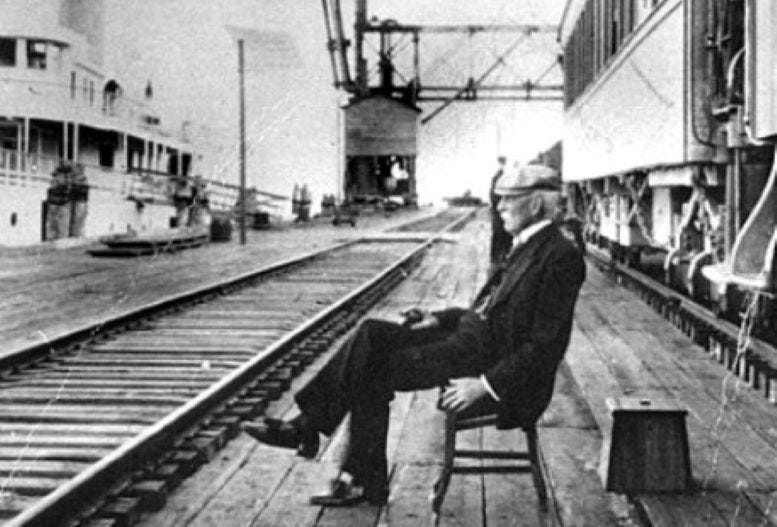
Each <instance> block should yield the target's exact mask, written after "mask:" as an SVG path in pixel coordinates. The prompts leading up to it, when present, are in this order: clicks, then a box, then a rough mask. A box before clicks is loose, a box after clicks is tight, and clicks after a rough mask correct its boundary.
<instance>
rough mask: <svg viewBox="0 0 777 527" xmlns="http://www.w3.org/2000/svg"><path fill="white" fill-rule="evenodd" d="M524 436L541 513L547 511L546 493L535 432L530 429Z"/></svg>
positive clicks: (533, 429)
mask: <svg viewBox="0 0 777 527" xmlns="http://www.w3.org/2000/svg"><path fill="white" fill-rule="evenodd" d="M524 432H525V434H526V445H527V450H528V452H529V462H530V463H531V475H532V479H533V480H534V490H535V491H536V492H537V500H538V502H539V508H540V511H542V512H547V510H548V492H547V490H546V488H545V478H544V477H543V475H542V465H541V464H540V456H539V452H538V450H537V430H536V429H535V428H531V429H529V430H525V431H524Z"/></svg>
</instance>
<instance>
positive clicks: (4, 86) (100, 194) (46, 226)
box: [0, 0, 192, 245]
mask: <svg viewBox="0 0 777 527" xmlns="http://www.w3.org/2000/svg"><path fill="white" fill-rule="evenodd" d="M29 4H30V5H29V6H26V5H25V8H20V7H19V4H18V3H14V4H13V5H8V6H7V7H8V8H7V9H2V12H3V16H2V17H0V204H2V206H0V245H30V244H35V243H39V242H41V241H48V240H55V239H59V238H72V237H97V236H101V235H106V234H112V233H115V234H119V233H125V232H128V231H130V232H131V231H146V230H151V229H164V228H169V227H170V226H171V225H174V220H171V218H174V217H175V208H174V206H173V198H174V195H175V192H176V188H180V187H181V186H182V185H188V183H187V182H188V180H189V179H188V175H189V172H190V171H191V168H192V149H191V147H190V145H189V144H188V142H187V140H186V138H185V135H184V134H183V133H182V132H183V131H181V132H176V133H173V132H170V131H165V130H163V129H162V127H161V125H160V117H159V115H158V114H157V113H156V112H155V111H154V109H153V86H152V85H151V82H150V81H147V80H146V79H143V81H142V82H140V83H139V87H138V88H136V89H137V90H138V91H139V92H140V93H139V94H138V96H137V97H133V96H132V94H131V89H129V88H128V87H127V86H126V85H125V83H124V82H123V81H122V80H120V79H119V78H117V77H116V76H113V75H110V74H108V73H106V67H105V65H104V64H103V52H102V51H103V50H102V42H103V38H104V35H103V33H104V27H103V26H104V24H103V5H102V2H101V0H97V1H84V0H62V1H46V2H43V1H33V2H29ZM2 5H3V2H2V1H0V6H2ZM32 13H34V16H33V15H32Z"/></svg>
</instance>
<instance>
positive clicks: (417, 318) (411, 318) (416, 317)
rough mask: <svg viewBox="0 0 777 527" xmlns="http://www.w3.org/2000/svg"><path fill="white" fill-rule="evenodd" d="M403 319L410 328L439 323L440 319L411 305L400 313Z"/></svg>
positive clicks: (425, 326) (426, 326)
mask: <svg viewBox="0 0 777 527" xmlns="http://www.w3.org/2000/svg"><path fill="white" fill-rule="evenodd" d="M400 315H402V316H403V317H404V319H405V321H404V324H405V325H406V326H408V327H410V328H411V329H421V328H428V327H434V326H437V325H439V323H440V321H439V320H438V319H437V317H436V316H434V315H432V314H431V313H430V312H428V311H426V310H423V309H418V308H417V307H413V308H410V309H407V310H405V311H402V312H401V313H400Z"/></svg>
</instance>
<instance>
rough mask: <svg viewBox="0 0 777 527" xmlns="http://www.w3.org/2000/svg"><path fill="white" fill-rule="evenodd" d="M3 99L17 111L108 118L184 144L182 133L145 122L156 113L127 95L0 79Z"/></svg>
mask: <svg viewBox="0 0 777 527" xmlns="http://www.w3.org/2000/svg"><path fill="white" fill-rule="evenodd" d="M0 98H2V100H3V102H5V103H6V104H9V105H12V106H13V107H14V108H15V109H23V108H24V107H25V105H29V106H30V107H34V108H35V110H36V113H40V111H41V110H43V111H48V112H50V113H51V115H52V116H58V115H59V116H60V117H61V116H62V115H61V114H63V113H67V114H68V116H69V117H70V118H73V114H75V115H80V116H81V117H82V118H87V117H88V118H92V119H106V120H108V121H109V122H111V123H112V124H114V125H119V124H125V125H129V126H132V127H136V128H139V129H142V130H146V131H149V132H154V133H157V134H160V135H162V136H164V137H170V138H174V139H176V140H178V141H185V137H184V135H183V133H182V132H181V131H175V132H173V131H172V130H168V129H164V128H161V127H160V126H159V125H157V124H151V123H149V122H147V121H145V120H144V118H145V117H147V116H152V115H153V111H152V109H151V108H150V107H149V105H147V104H146V103H145V102H144V101H139V100H136V99H131V98H129V97H127V96H125V95H121V96H112V95H111V94H110V93H107V92H104V91H102V90H94V91H93V92H92V91H90V90H88V89H87V90H84V89H83V86H80V85H76V86H75V88H73V86H71V85H70V84H63V83H60V82H53V81H45V80H35V79H22V78H8V77H6V78H0Z"/></svg>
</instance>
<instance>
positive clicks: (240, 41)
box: [237, 38, 246, 245]
mask: <svg viewBox="0 0 777 527" xmlns="http://www.w3.org/2000/svg"><path fill="white" fill-rule="evenodd" d="M237 64H238V67H237V71H238V76H239V77H240V245H245V244H246V101H245V65H244V59H243V39H242V38H240V39H238V40H237Z"/></svg>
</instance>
